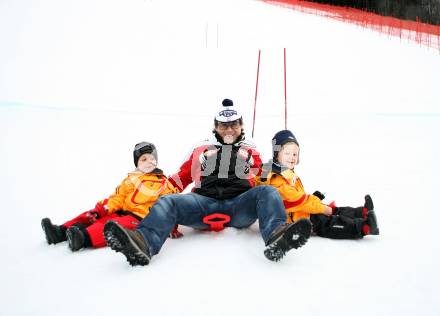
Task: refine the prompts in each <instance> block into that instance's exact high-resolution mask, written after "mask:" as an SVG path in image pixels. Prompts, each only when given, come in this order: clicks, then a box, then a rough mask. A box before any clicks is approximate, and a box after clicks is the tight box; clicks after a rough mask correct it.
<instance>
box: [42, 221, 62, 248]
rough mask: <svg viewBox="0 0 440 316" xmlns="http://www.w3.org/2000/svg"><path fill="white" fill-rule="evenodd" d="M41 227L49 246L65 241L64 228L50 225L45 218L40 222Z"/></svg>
mask: <svg viewBox="0 0 440 316" xmlns="http://www.w3.org/2000/svg"><path fill="white" fill-rule="evenodd" d="M41 227H42V228H43V231H44V234H45V235H46V241H47V243H48V244H49V245H51V244H57V243H59V242H62V241H66V240H67V237H66V228H65V227H64V226H58V225H54V224H52V222H51V221H50V219H49V218H47V217H46V218H43V219H42V220H41Z"/></svg>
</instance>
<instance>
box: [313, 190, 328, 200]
mask: <svg viewBox="0 0 440 316" xmlns="http://www.w3.org/2000/svg"><path fill="white" fill-rule="evenodd" d="M313 195H314V196H316V197H317V198H318V199H320V200H321V201H322V200H324V199H325V195H324V194H322V193H321V192H319V191H315V192H313Z"/></svg>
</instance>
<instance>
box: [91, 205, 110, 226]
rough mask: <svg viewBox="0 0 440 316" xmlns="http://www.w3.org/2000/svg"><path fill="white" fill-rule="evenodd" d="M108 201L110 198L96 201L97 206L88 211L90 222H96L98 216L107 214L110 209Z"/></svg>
mask: <svg viewBox="0 0 440 316" xmlns="http://www.w3.org/2000/svg"><path fill="white" fill-rule="evenodd" d="M107 201H108V200H107V199H105V200H104V201H102V202H98V203H96V205H95V208H94V209H92V210H90V211H88V212H87V213H86V217H87V219H88V220H89V222H90V223H92V224H93V223H94V222H96V220H97V219H98V218H101V217H104V216H106V215H107V211H108V206H107Z"/></svg>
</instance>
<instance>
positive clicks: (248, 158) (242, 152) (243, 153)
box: [237, 148, 254, 174]
mask: <svg viewBox="0 0 440 316" xmlns="http://www.w3.org/2000/svg"><path fill="white" fill-rule="evenodd" d="M237 155H238V157H240V158H241V159H243V160H244V162H245V163H244V173H245V174H248V173H249V170H250V168H251V166H252V164H253V163H254V158H253V157H252V150H250V149H248V150H246V149H244V148H240V149H239V150H238V153H237Z"/></svg>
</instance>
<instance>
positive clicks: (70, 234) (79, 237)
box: [66, 226, 85, 251]
mask: <svg viewBox="0 0 440 316" xmlns="http://www.w3.org/2000/svg"><path fill="white" fill-rule="evenodd" d="M66 234H67V242H68V243H69V248H70V250H72V251H78V250H80V249H82V248H84V247H85V236H84V233H83V232H82V231H81V229H79V228H78V227H76V226H71V227H69V228H67V231H66Z"/></svg>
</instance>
